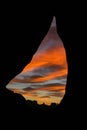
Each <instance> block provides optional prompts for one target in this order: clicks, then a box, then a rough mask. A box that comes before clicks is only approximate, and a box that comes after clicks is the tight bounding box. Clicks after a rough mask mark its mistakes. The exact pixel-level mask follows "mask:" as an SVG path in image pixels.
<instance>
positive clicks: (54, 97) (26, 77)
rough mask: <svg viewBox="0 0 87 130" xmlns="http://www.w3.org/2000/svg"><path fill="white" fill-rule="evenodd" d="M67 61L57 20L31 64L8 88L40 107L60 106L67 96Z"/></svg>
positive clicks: (53, 22) (54, 21)
mask: <svg viewBox="0 0 87 130" xmlns="http://www.w3.org/2000/svg"><path fill="white" fill-rule="evenodd" d="M66 81H67V61H66V53H65V49H64V46H63V42H62V40H61V39H60V37H59V35H58V34H57V31H56V20H55V17H54V19H53V21H52V24H51V26H50V29H49V31H48V33H47V35H46V36H45V38H44V39H43V40H42V42H41V44H40V46H39V48H38V50H37V52H36V53H35V54H34V55H33V57H32V60H31V62H30V63H29V64H28V65H27V66H26V67H25V68H24V70H23V71H22V72H21V73H20V74H19V75H17V76H16V77H15V78H14V79H12V80H11V81H10V83H9V84H8V85H7V88H9V89H11V90H13V91H14V92H17V93H20V94H22V95H23V96H24V97H25V98H26V99H27V100H28V99H29V100H36V101H37V103H38V104H42V103H45V104H47V105H50V104H51V103H57V104H59V103H60V102H61V100H62V98H63V96H64V94H65V85H66Z"/></svg>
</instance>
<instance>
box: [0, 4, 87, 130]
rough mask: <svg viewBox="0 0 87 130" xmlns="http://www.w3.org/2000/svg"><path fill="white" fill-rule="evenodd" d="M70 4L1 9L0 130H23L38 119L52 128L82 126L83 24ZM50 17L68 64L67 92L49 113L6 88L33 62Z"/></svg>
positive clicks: (84, 106)
mask: <svg viewBox="0 0 87 130" xmlns="http://www.w3.org/2000/svg"><path fill="white" fill-rule="evenodd" d="M68 4H70V3H68ZM68 4H67V3H64V4H62V3H61V2H59V6H56V5H58V4H57V3H54V4H51V3H49V5H47V7H46V5H45V6H44V4H43V7H42V6H41V5H42V4H40V3H39V5H38V10H37V8H35V7H34V11H32V9H30V8H29V7H26V6H27V5H24V4H23V3H21V5H20V6H19V4H17V5H18V6H17V5H15V4H14V5H13V4H12V6H8V7H7V5H6V6H5V5H4V6H3V10H2V16H1V29H0V31H1V39H0V41H1V42H0V60H1V61H0V118H1V121H0V122H1V124H0V127H6V123H7V127H9V126H10V124H11V125H13V126H14V125H15V126H20V125H21V126H22V125H23V124H24V126H25V124H27V123H29V126H31V123H32V122H33V123H34V122H40V121H41V120H42V123H41V124H43V125H44V126H46V125H48V126H52V125H53V126H54V128H55V127H56V125H57V124H58V123H59V124H61V122H62V124H63V123H65V126H68V124H70V125H71V127H74V128H75V127H76V126H77V127H80V128H81V127H83V128H85V127H86V125H85V122H86V121H85V117H87V112H86V110H87V109H86V108H87V107H86V104H87V103H86V102H87V101H86V94H85V93H86V91H85V87H86V86H87V85H86V84H85V82H86V80H85V76H84V72H85V73H86V70H87V69H86V63H84V62H85V61H86V59H85V52H86V47H85V34H84V28H85V25H86V24H85V21H86V20H85V17H84V16H83V14H82V13H81V11H80V5H79V7H78V6H77V5H76V3H75V4H72V5H71V4H70V5H69V6H68ZM31 6H32V5H31ZM6 7H7V8H6ZM77 7H78V9H77ZM81 7H82V4H81ZM31 12H32V13H31ZM83 13H84V11H83ZM53 16H55V17H56V23H57V31H58V34H59V36H60V38H61V39H62V41H63V43H64V48H65V50H66V56H67V62H68V77H67V85H66V93H65V95H64V98H63V100H62V101H61V103H60V104H59V105H58V106H56V107H53V106H52V107H50V109H49V110H48V107H47V109H46V107H45V106H44V105H42V107H40V108H38V105H35V104H34V107H33V108H32V107H30V106H32V105H29V103H30V102H29V101H26V100H25V99H24V98H23V97H22V96H21V95H19V94H15V93H13V92H11V91H10V90H7V89H6V85H7V84H8V83H9V82H10V81H11V79H13V78H14V77H15V76H16V75H17V74H19V73H20V72H21V71H22V70H23V68H24V67H25V66H26V65H27V64H28V63H29V62H30V61H31V59H32V56H33V54H34V53H35V52H36V50H37V49H38V47H39V45H40V43H41V41H42V40H43V38H44V37H45V35H46V34H47V32H48V29H49V27H50V24H51V22H52V19H53ZM83 50H84V51H83ZM84 91H85V92H84ZM31 104H32V103H31ZM42 108H44V109H42ZM51 108H52V109H51ZM31 117H32V118H33V119H31ZM55 117H56V118H57V119H56V118H55ZM27 118H29V120H27ZM44 118H45V120H44ZM55 119H56V120H55ZM37 120H38V121H37ZM43 122H44V123H43ZM44 126H43V127H44ZM32 127H33V126H32ZM57 127H58V126H57Z"/></svg>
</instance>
